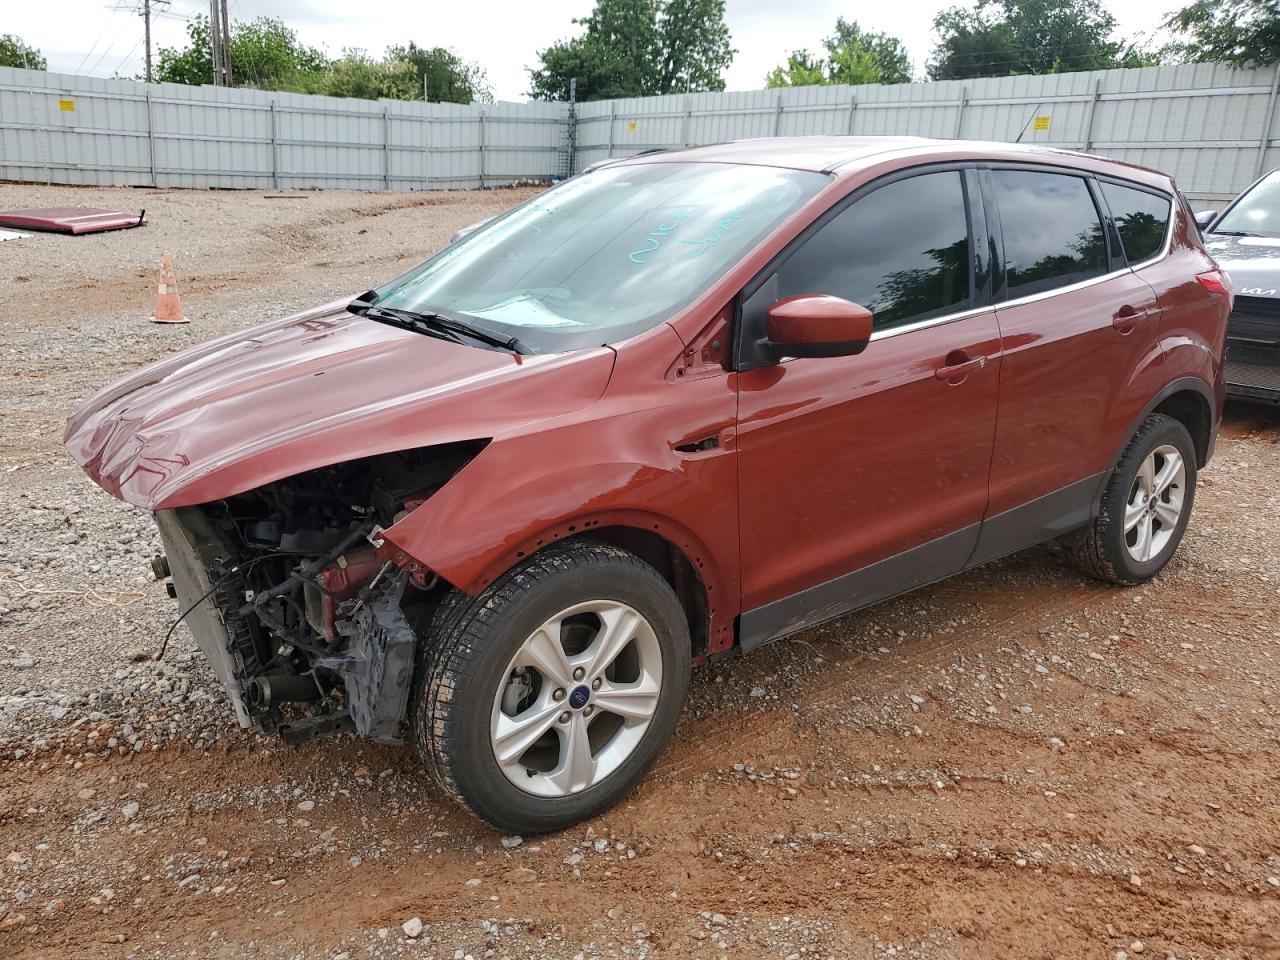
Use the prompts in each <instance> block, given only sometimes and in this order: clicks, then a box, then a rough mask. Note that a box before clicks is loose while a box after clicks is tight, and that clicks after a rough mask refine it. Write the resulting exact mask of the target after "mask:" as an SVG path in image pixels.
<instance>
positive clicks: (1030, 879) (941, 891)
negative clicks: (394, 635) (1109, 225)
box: [0, 185, 1280, 960]
mask: <svg viewBox="0 0 1280 960" xmlns="http://www.w3.org/2000/svg"><path fill="white" fill-rule="evenodd" d="M527 194H528V191H496V192H490V193H456V194H413V195H404V194H400V195H396V194H357V193H323V194H321V193H315V194H300V195H298V198H297V199H274V200H273V199H267V198H265V197H264V196H263V195H262V194H247V193H228V192H178V191H174V192H165V191H146V190H97V189H93V190H88V189H86V190H77V189H67V188H43V187H26V186H15V185H3V186H0V208H5V207H19V206H39V205H69V204H85V205H103V206H117V205H123V206H125V207H127V208H139V207H143V206H145V207H146V208H147V211H148V215H149V216H150V217H151V218H152V221H153V223H152V226H149V227H147V228H145V229H142V230H134V231H129V232H125V233H117V234H107V235H102V236H96V237H82V238H70V237H57V236H46V235H42V236H36V237H32V238H30V239H27V240H20V241H13V242H8V243H3V244H0V956H4V957H10V958H37V957H39V958H118V957H139V958H177V957H184V958H185V957H211V958H225V960H231V958H240V957H252V958H271V960H275V958H281V960H283V958H294V957H298V958H312V957H316V958H343V960H351V958H361V960H363V958H366V957H368V958H389V957H407V958H422V960H426V958H437V960H449V958H453V960H468V958H470V960H480V958H485V957H503V956H511V957H547V958H554V960H559V958H564V960H568V958H578V957H581V958H589V957H625V958H643V957H654V958H662V957H681V958H682V957H698V958H702V957H705V958H721V957H724V958H779V960H783V958H788V960H810V958H839V960H843V958H891V957H892V958H906V957H919V958H965V960H969V958H973V960H977V958H984V960H985V958H993V957H1027V958H1048V957H1070V958H1075V957H1081V958H1084V957H1099V958H1109V960H1111V958H1122V957H1128V958H1133V957H1136V956H1141V957H1147V956H1155V957H1168V956H1174V957H1178V958H1280V739H1278V734H1280V727H1278V726H1277V725H1278V724H1280V713H1278V711H1277V705H1276V699H1275V698H1276V695H1277V688H1278V687H1280V492H1277V491H1278V490H1280V486H1278V485H1277V484H1276V483H1275V478H1276V477H1277V476H1280V419H1278V418H1277V416H1276V415H1275V414H1274V413H1271V412H1268V411H1267V410H1265V409H1263V408H1259V407H1247V406H1233V407H1231V408H1230V409H1229V410H1228V414H1227V421H1226V424H1225V427H1224V434H1223V436H1222V438H1221V440H1220V442H1219V446H1218V453H1217V457H1216V458H1215V460H1214V462H1213V464H1212V465H1211V467H1210V468H1209V469H1208V470H1206V471H1205V472H1204V474H1203V475H1202V477H1201V481H1200V488H1199V491H1198V499H1197V503H1196V515H1195V517H1194V519H1193V520H1192V523H1191V527H1190V529H1189V532H1188V534H1187V537H1186V540H1185V542H1184V544H1183V547H1182V549H1181V551H1180V554H1179V556H1178V557H1177V558H1176V559H1175V560H1174V562H1173V563H1172V564H1171V565H1170V567H1169V568H1168V570H1167V571H1166V572H1165V573H1164V574H1163V575H1162V576H1161V577H1160V578H1158V579H1157V580H1156V581H1154V582H1152V583H1151V584H1149V585H1147V586H1145V587H1141V588H1136V589H1116V588H1111V587H1107V586H1103V585H1100V584H1096V583H1093V582H1089V581H1085V580H1083V579H1081V578H1080V577H1079V576H1078V575H1076V574H1075V573H1074V572H1072V571H1071V570H1070V569H1069V568H1068V567H1067V566H1066V565H1065V563H1064V562H1063V560H1062V558H1061V557H1060V555H1059V554H1058V553H1057V551H1056V550H1055V549H1054V548H1052V547H1043V548H1038V549H1035V550H1031V551H1028V552H1026V553H1023V554H1021V555H1018V556H1015V557H1012V558H1009V559H1007V560H1004V561H1001V562H999V563H996V564H993V565H990V566H988V567H986V568H984V569H981V570H978V571H976V572H973V573H970V574H968V575H966V576H963V577H960V578H957V579H954V580H951V581H949V582H947V583H943V584H940V585H937V586H933V587H929V588H926V589H923V590H920V591H918V592H916V593H914V594H911V595H909V596H906V597H904V598H901V599H899V600H896V601H894V602H891V603H888V604H884V605H882V606H880V607H877V608H875V609H872V610H868V611H865V612H862V613H860V614H857V615H855V616H851V617H847V618H845V619H842V620H840V621H837V622H835V623H832V624H829V625H827V626H825V627H822V628H819V629H817V630H813V631H810V632H809V633H806V634H804V635H802V636H799V637H797V638H795V639H793V640H792V641H789V642H785V643H782V644H776V645H774V646H772V647H769V648H766V649H764V650H762V651H760V652H758V653H756V654H754V655H752V656H750V657H747V658H743V659H739V660H733V661H726V662H721V663H717V664H715V665H713V666H709V667H706V668H702V669H700V670H698V671H696V672H695V676H694V682H693V687H692V690H691V696H690V703H689V707H688V710H687V712H686V715H685V718H684V720H683V722H682V725H681V727H680V730H679V733H678V735H677V737H676V740H675V741H674V742H673V743H672V745H671V746H670V748H669V749H668V750H667V752H666V754H665V755H664V756H663V758H662V760H661V761H660V762H659V765H658V767H657V768H656V770H655V771H654V772H653V774H652V775H651V776H650V777H649V778H648V780H647V781H646V782H645V783H644V784H643V785H642V786H641V787H640V788H639V789H638V790H637V791H636V792H635V794H634V795H632V796H631V797H630V798H629V799H628V800H627V801H626V802H625V803H623V804H622V805H621V806H619V807H618V808H616V809H615V810H613V811H612V812H610V813H608V814H605V815H604V816H601V817H599V818H597V819H596V820H594V821H592V822H591V823H589V824H584V825H582V826H581V827H578V828H575V829H573V830H570V831H567V832H565V833H563V834H558V835H553V836H549V837H529V838H514V837H506V838H504V837H501V836H499V835H498V834H496V833H494V832H493V831H491V830H489V829H488V828H486V827H485V826H483V825H481V824H479V823H478V822H476V821H474V820H472V819H471V818H469V817H468V816H467V815H465V814H463V813H461V812H459V811H458V810H457V809H455V808H454V807H453V806H451V805H450V804H449V803H447V802H446V801H445V800H444V799H443V798H442V797H441V796H440V795H439V794H438V792H437V791H436V790H435V788H434V787H433V786H432V785H431V784H430V783H428V782H427V781H426V779H425V778H424V777H422V776H421V775H419V773H418V772H417V770H416V768H415V766H414V763H413V760H412V757H411V756H410V755H409V754H408V753H407V752H405V751H398V750H393V749H387V748H378V747H373V746H370V745H368V744H365V743H361V742H358V741H354V740H350V739H339V740H327V741H320V742H316V743H313V744H309V745H307V746H304V747H299V748H289V747H285V746H284V745H282V744H280V743H278V742H276V741H274V740H269V739H264V738H259V737H256V736H253V735H251V734H246V733H243V732H240V731H239V730H237V729H235V728H234V727H233V726H232V724H231V722H230V719H229V716H228V714H229V712H230V711H229V709H228V707H227V705H226V703H225V701H224V700H223V699H222V695H221V693H220V692H219V690H218V687H217V684H216V683H215V682H214V681H213V678H212V676H211V675H210V674H209V672H208V670H207V669H206V668H205V667H204V665H203V663H202V662H201V661H200V660H199V658H198V657H196V656H195V655H194V654H193V652H192V650H193V648H192V646H191V644H190V642H189V638H188V636H187V634H186V632H185V629H184V628H179V630H178V631H177V632H176V633H175V636H174V642H173V644H172V645H171V648H170V652H169V654H168V655H167V657H166V660H165V662H164V663H162V664H157V663H155V662H154V661H152V660H150V659H149V658H150V657H151V655H152V654H153V653H154V651H155V649H156V647H157V646H158V644H159V641H160V638H161V636H162V635H163V633H164V631H165V630H166V629H167V628H168V626H169V624H170V623H171V622H172V618H173V616H174V610H173V607H172V604H171V602H170V601H169V600H168V599H167V598H166V597H165V596H164V592H163V589H162V587H161V586H160V585H158V584H156V583H154V582H152V581H151V579H150V574H149V568H148V564H147V561H148V558H149V556H150V554H151V553H152V552H154V550H155V547H156V545H157V544H156V537H155V535H154V534H153V532H152V530H151V527H150V524H149V521H148V519H147V518H146V517H145V516H142V515H139V514H138V513H137V512H136V511H134V510H132V509H131V508H128V507H125V506H124V505H122V504H119V503H117V502H115V501H114V500H112V499H111V498H110V497H108V496H107V495H106V494H104V493H102V492H101V491H100V490H98V489H96V488H95V487H94V486H93V485H92V484H91V483H90V482H89V481H88V480H87V479H85V478H84V477H83V475H82V474H81V473H80V472H79V470H78V469H77V468H76V466H75V465H74V464H73V463H72V462H71V460H70V459H69V458H68V457H67V456H66V455H65V454H64V452H63V451H62V448H61V444H60V440H61V430H62V423H63V421H64V419H65V417H66V414H67V413H68V411H69V409H70V408H71V407H72V405H73V404H74V403H75V402H76V401H77V400H78V399H80V398H83V397H84V396H86V395H87V394H88V393H89V392H90V391H91V390H93V389H95V388H97V387H98V386H100V385H101V384H103V383H105V382H107V381H110V380H112V379H114V378H116V377H117V376H119V375H120V374H122V373H124V372H125V371H127V370H129V369H132V368H134V367H136V366H138V365H140V364H142V363H144V362H146V361H148V360H150V359H153V358H155V357H157V356H160V355H163V354H164V353H165V352H167V351H170V350H175V349H179V348H181V347H184V346H186V345H189V344H191V343H194V342H196V341H198V340H201V339H205V338H208V337H212V336H215V335H217V334H220V333H223V332H226V331H227V330H230V329H234V328H238V327H243V326H247V325H250V324H252V323H255V322H258V321H260V320H267V319H271V318H273V317H275V316H277V315H280V314H281V313H283V312H285V311H288V310H293V309H296V308H301V307H304V306H307V305H309V304H313V303H318V302H322V301H324V300H326V299H329V298H332V297H336V296H340V295H343V294H347V293H355V292H359V291H360V290H363V289H365V288H366V287H368V286H370V285H371V284H372V283H373V282H374V281H376V280H379V279H384V278H387V277H389V276H392V275H394V274H395V273H397V272H398V271H400V270H402V269H404V268H405V267H407V266H409V265H410V264H411V263H412V262H414V261H415V260H417V259H419V258H421V257H422V256H423V255H425V254H426V253H428V252H429V251H431V250H433V249H435V248H437V247H438V246H440V245H441V244H442V243H444V242H445V240H446V239H447V237H448V236H449V234H450V233H452V231H453V230H455V229H457V228H458V227H460V226H463V225H464V224H467V223H470V222H472V221H475V220H478V219H483V218H485V217H488V216H491V215H492V214H493V213H495V212H497V211H499V210H501V209H503V208H504V207H506V206H507V205H509V204H511V203H513V202H516V201H517V200H519V199H521V198H523V197H524V196H526V195H527ZM166 248H167V249H171V250H172V251H173V253H174V257H175V266H176V269H177V273H178V278H179V282H180V285H181V290H182V294H183V297H184V300H185V305H186V309H187V313H188V314H189V315H190V316H191V317H192V319H193V321H194V322H193V323H192V324H191V325H190V326H189V327H176V328H156V327H154V326H152V325H151V324H149V323H147V322H146V318H147V316H148V315H149V312H150V306H151V302H152V297H153V295H154V283H155V275H156V266H157V261H158V258H159V254H160V252H161V251H162V250H163V249H166ZM414 918H417V920H420V921H421V924H422V929H421V932H419V933H418V934H417V936H409V935H408V934H407V933H406V932H405V929H404V927H403V925H405V924H406V923H407V922H409V927H408V929H409V930H410V931H414V932H416V931H417V924H415V923H412V922H411V921H413V920H414Z"/></svg>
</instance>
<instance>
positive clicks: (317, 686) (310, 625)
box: [155, 440, 486, 743]
mask: <svg viewBox="0 0 1280 960" xmlns="http://www.w3.org/2000/svg"><path fill="white" fill-rule="evenodd" d="M485 443H486V441H483V440H481V441H467V442H462V443H454V444H446V445H441V446H435V447H426V448H422V449H418V450H409V451H402V452H399V453H392V454H384V455H381V456H376V457H369V458H366V459H363V460H354V461H349V462H347V463H341V464H336V465H334V466H330V467H323V468H321V469H318V470H313V471H310V472H308V473H304V474H299V475H297V476H294V477H288V478H286V479H284V480H279V481H277V482H275V483H271V484H267V485H266V486H263V487H259V488H258V489H255V490H251V491H248V492H246V493H242V494H238V495H236V496H234V497H230V498H228V499H226V500H219V501H215V502H212V503H205V504H201V505H199V506H194V507H179V508H177V509H174V510H161V511H158V512H157V513H156V514H155V519H156V523H157V525H158V526H159V528H160V534H161V537H162V539H163V542H164V546H165V556H163V557H158V558H156V561H155V567H156V574H157V576H159V577H161V578H170V577H171V578H172V580H171V582H170V584H169V592H170V595H171V596H173V597H175V598H176V599H177V600H178V603H179V607H180V610H181V613H182V615H183V617H184V620H185V622H186V623H187V625H188V626H189V628H190V629H191V632H192V634H193V635H194V636H195V638H196V641H197V643H198V644H199V645H200V648H201V649H202V650H203V651H204V653H205V655H206V656H207V657H208V658H209V661H210V663H211V664H212V666H213V668H214V670H215V672H216V673H217V674H218V676H219V677H220V678H221V679H222V680H223V682H224V683H225V684H226V687H227V691H228V693H229V694H230V696H231V699H232V702H233V704H234V706H235V710H236V714H237V717H238V718H239V720H240V723H241V725H242V726H246V727H257V728H259V729H261V730H263V731H266V732H271V731H278V732H279V733H280V734H281V736H283V737H284V738H285V739H286V740H288V741H290V742H300V741H302V740H306V739H309V738H311V737H314V736H318V735H321V734H324V733H330V732H336V731H340V730H354V731H355V732H356V733H358V734H359V735H361V736H366V737H370V738H372V739H374V740H377V741H379V742H382V743H401V742H403V738H402V736H401V725H402V723H403V721H404V715H405V707H406V704H407V702H408V697H409V691H410V685H411V683H412V679H413V670H414V655H415V650H416V647H417V643H418V637H419V636H420V635H421V634H422V633H423V632H424V631H425V629H426V626H427V624H428V623H429V620H430V617H431V615H432V613H433V611H434V610H435V607H436V605H437V604H438V603H439V600H440V598H441V597H442V596H443V594H444V592H445V590H446V589H447V585H446V584H443V583H441V582H440V581H439V578H437V577H436V576H435V575H434V574H432V573H431V572H430V571H429V570H426V569H425V568H423V567H421V566H420V565H418V564H416V563H412V562H410V563H408V564H407V565H404V566H397V565H395V564H394V563H392V562H391V561H390V560H387V559H384V558H382V557H380V556H379V553H378V549H377V548H378V547H379V546H380V545H381V541H380V540H379V538H378V533H379V532H380V531H381V530H382V529H384V528H386V527H389V526H391V525H393V524H394V523H396V522H397V520H399V519H401V518H402V517H404V516H405V514H406V513H408V512H409V511H411V510H413V509H414V508H415V507H417V506H418V505H420V504H421V503H422V502H423V501H425V500H426V499H427V498H428V497H430V495H431V494H432V493H433V492H435V491H436V490H437V489H439V488H440V487H441V486H443V485H444V483H446V482H447V481H448V480H449V479H450V478H451V477H452V476H454V474H456V473H457V472H458V471H459V470H461V469H462V467H463V466H465V465H466V464H467V463H468V462H470V460H471V459H472V458H473V457H475V455H476V454H477V453H479V452H480V450H482V449H483V448H484V445H485Z"/></svg>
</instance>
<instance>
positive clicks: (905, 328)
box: [871, 304, 996, 341]
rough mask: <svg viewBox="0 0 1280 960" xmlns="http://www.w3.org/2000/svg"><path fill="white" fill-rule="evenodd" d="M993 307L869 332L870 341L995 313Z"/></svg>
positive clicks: (976, 308) (975, 308)
mask: <svg viewBox="0 0 1280 960" xmlns="http://www.w3.org/2000/svg"><path fill="white" fill-rule="evenodd" d="M995 309H996V308H995V305H994V304H987V305H986V306H984V307H972V308H970V309H968V310H961V311H959V312H957V313H946V314H943V315H942V316H940V317H928V318H926V319H924V320H916V321H915V322H913V323H904V324H901V325H900V326H896V327H885V328H883V329H880V330H872V331H871V340H872V341H876V340H885V339H887V338H889V337H896V336H897V335H898V334H900V333H915V332H916V331H917V330H927V329H928V328H929V327H938V326H941V325H942V324H944V323H951V322H952V321H954V320H966V319H968V318H969V317H976V316H980V315H981V314H984V313H995Z"/></svg>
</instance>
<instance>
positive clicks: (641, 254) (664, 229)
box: [627, 207, 693, 264]
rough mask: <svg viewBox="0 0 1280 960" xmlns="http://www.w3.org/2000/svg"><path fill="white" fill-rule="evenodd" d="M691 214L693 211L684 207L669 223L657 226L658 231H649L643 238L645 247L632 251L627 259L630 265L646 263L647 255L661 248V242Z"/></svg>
mask: <svg viewBox="0 0 1280 960" xmlns="http://www.w3.org/2000/svg"><path fill="white" fill-rule="evenodd" d="M692 214H693V210H692V209H691V208H689V207H686V208H685V209H684V210H681V211H680V212H679V213H677V214H675V218H674V220H673V221H672V222H671V223H662V224H659V225H658V229H656V230H651V231H650V232H649V235H648V236H646V237H645V238H644V243H645V246H643V247H641V248H640V249H638V250H632V251H631V253H630V255H629V256H628V257H627V259H628V260H630V261H631V262H632V263H640V264H643V263H645V262H647V258H648V257H649V255H650V254H651V253H653V252H654V251H655V250H657V249H658V248H659V247H660V246H662V241H663V240H665V239H666V238H667V235H668V234H670V233H671V231H673V230H675V229H676V227H678V226H680V224H681V223H683V222H684V221H685V220H686V219H688V218H689V217H690V216H691V215H692Z"/></svg>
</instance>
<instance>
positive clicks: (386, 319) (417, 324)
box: [347, 294, 533, 355]
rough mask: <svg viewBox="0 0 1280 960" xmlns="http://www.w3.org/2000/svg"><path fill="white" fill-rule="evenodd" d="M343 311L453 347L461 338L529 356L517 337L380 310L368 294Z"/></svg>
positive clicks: (435, 316)
mask: <svg viewBox="0 0 1280 960" xmlns="http://www.w3.org/2000/svg"><path fill="white" fill-rule="evenodd" d="M347 309H348V310H349V311H350V312H351V313H354V314H357V315H359V316H364V317H368V318H369V319H370V320H378V321H380V322H382V323H389V324H391V325H392V326H396V327H402V328H404V329H406V330H413V331H415V332H417V333H424V334H427V335H428V336H442V337H444V338H445V339H446V340H452V341H454V342H455V343H462V342H463V338H464V337H470V338H471V339H472V340H479V341H480V342H481V343H487V344H489V345H490V346H493V347H501V348H502V349H503V350H510V351H511V352H512V353H516V354H521V355H527V354H531V353H533V351H532V350H530V349H529V347H528V346H527V345H526V344H524V343H523V342H522V341H521V340H520V338H519V337H512V336H508V335H507V334H504V333H498V332H497V331H494V330H486V329H485V328H484V327H480V326H477V325H476V324H474V323H469V322H467V321H465V320H459V319H458V318H456V317H449V316H445V315H444V314H442V313H436V312H434V311H433V312H429V313H428V312H422V313H419V312H418V311H415V310H402V309H400V308H399V307H381V306H378V305H377V304H375V303H372V302H371V297H370V295H369V294H365V295H363V296H360V297H357V298H356V299H355V300H353V301H351V303H349V304H347Z"/></svg>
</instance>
